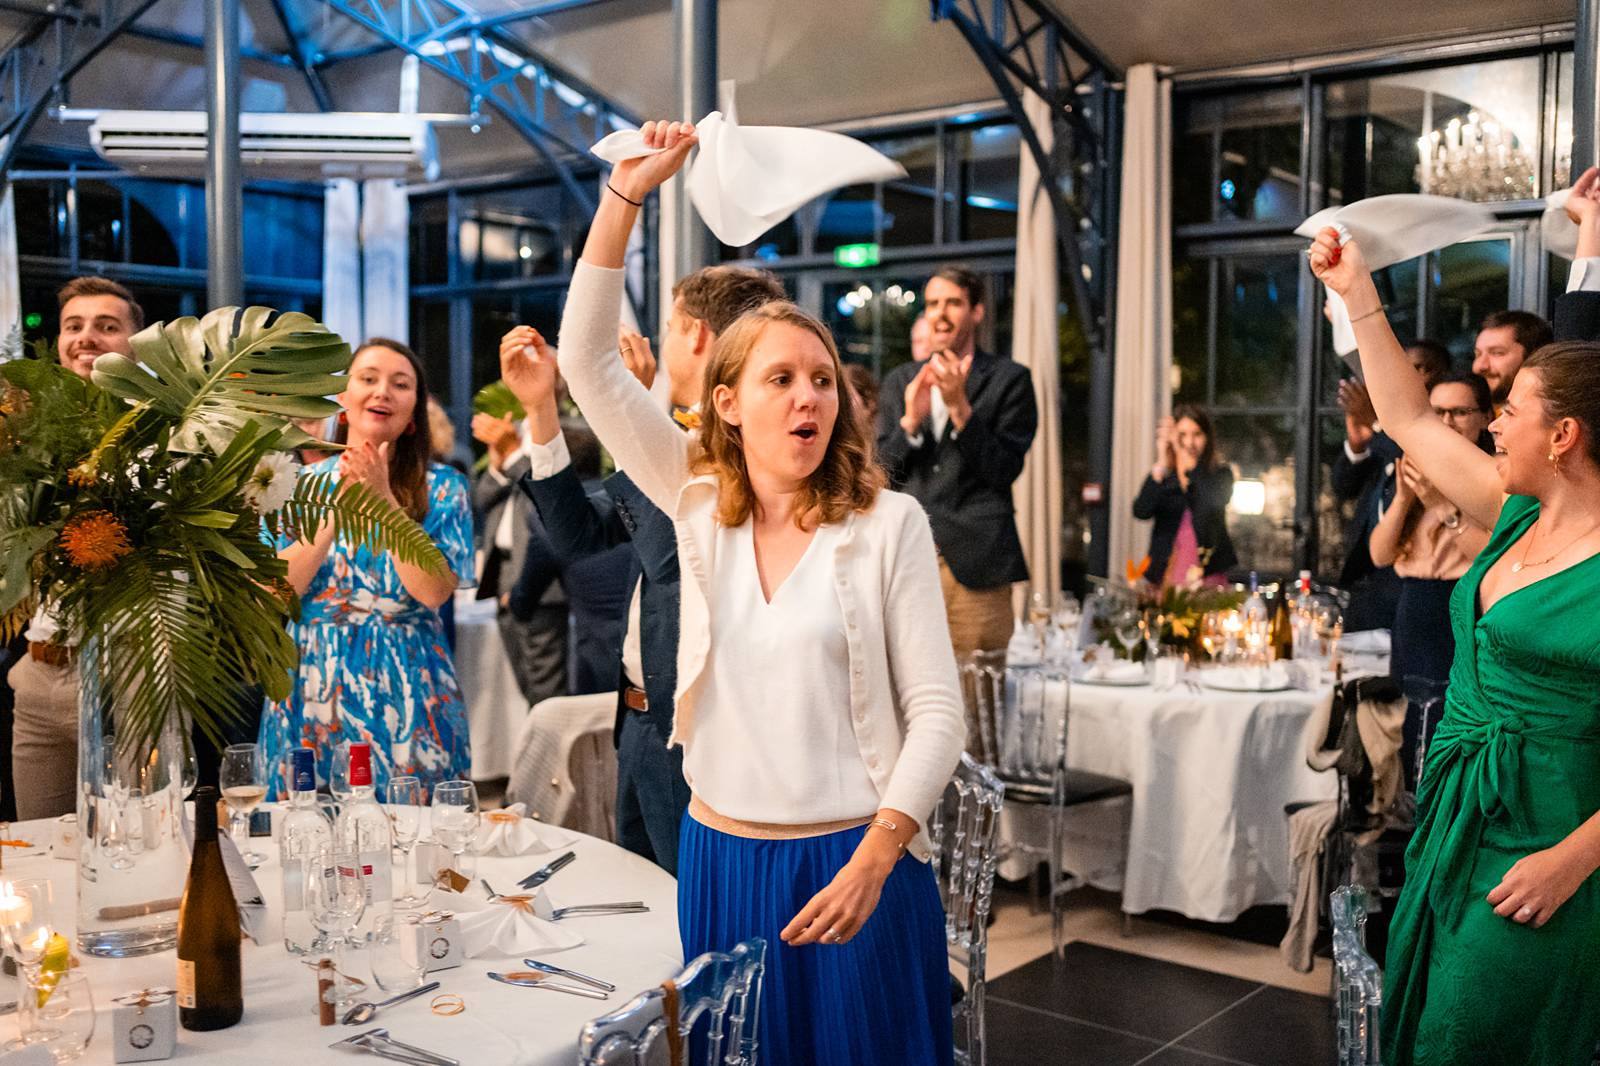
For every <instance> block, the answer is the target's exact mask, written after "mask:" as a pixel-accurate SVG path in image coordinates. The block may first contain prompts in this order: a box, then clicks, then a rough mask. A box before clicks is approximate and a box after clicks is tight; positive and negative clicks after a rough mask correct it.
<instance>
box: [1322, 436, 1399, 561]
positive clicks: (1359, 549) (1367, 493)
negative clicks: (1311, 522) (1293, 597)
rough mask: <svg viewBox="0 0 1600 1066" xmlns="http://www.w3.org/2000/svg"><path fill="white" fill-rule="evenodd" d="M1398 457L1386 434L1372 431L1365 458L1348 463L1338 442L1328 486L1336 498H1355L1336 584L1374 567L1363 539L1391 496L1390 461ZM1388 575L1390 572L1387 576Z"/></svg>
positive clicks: (1397, 448) (1391, 475) (1392, 495)
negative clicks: (1342, 561)
mask: <svg viewBox="0 0 1600 1066" xmlns="http://www.w3.org/2000/svg"><path fill="white" fill-rule="evenodd" d="M1398 458H1400V445H1398V444H1396V443H1395V442H1394V440H1393V438H1391V437H1390V436H1389V435H1388V434H1387V433H1378V434H1375V435H1374V436H1373V438H1372V443H1371V444H1369V445H1367V455H1366V458H1364V459H1362V460H1360V461H1359V462H1351V461H1350V456H1349V455H1348V454H1346V453H1345V450H1344V447H1343V446H1342V445H1341V446H1340V448H1339V454H1338V455H1336V456H1335V457H1334V460H1333V469H1332V471H1330V472H1329V476H1328V480H1329V487H1331V488H1332V489H1333V494H1334V495H1335V496H1336V497H1338V498H1339V499H1340V500H1352V499H1353V500H1356V501H1357V502H1356V509H1355V514H1353V515H1352V516H1351V517H1350V523H1349V525H1348V526H1347V528H1346V530H1345V554H1344V565H1343V566H1342V567H1340V570H1339V586H1340V587H1341V588H1349V587H1350V586H1352V585H1354V584H1355V583H1356V582H1357V581H1360V580H1361V579H1362V578H1364V577H1366V576H1367V575H1369V574H1374V573H1377V572H1378V570H1380V569H1384V570H1387V569H1389V568H1388V567H1382V568H1380V567H1377V566H1374V565H1373V563H1372V555H1371V553H1370V552H1369V551H1368V549H1367V542H1368V540H1369V539H1370V538H1371V536H1372V529H1373V527H1374V526H1376V525H1377V524H1378V518H1379V517H1380V515H1381V513H1382V509H1383V508H1384V507H1386V506H1388V503H1389V501H1390V500H1391V499H1393V498H1394V475H1393V474H1392V473H1391V472H1390V464H1392V463H1393V462H1394V461H1395V460H1396V459H1398ZM1390 576H1392V575H1390Z"/></svg>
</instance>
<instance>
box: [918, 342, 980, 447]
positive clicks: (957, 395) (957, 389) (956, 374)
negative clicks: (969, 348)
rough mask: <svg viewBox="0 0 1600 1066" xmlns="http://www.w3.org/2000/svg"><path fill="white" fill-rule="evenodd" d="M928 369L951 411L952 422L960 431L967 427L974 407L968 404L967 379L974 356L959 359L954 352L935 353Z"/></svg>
mask: <svg viewBox="0 0 1600 1066" xmlns="http://www.w3.org/2000/svg"><path fill="white" fill-rule="evenodd" d="M926 369H928V370H930V371H932V373H933V384H934V387H936V388H937V389H938V390H939V395H940V396H942V397H944V405H945V407H946V408H948V409H949V411H950V421H952V422H954V423H955V426H956V428H957V429H960V428H961V427H962V426H964V425H966V422H967V418H968V416H969V415H971V413H972V405H971V404H969V403H968V402H967V377H968V376H969V375H970V374H971V373H972V356H970V355H967V356H964V357H962V358H960V359H957V358H956V357H955V355H954V353H952V352H948V351H944V352H934V353H933V357H932V358H930V359H929V360H928V362H927V365H926Z"/></svg>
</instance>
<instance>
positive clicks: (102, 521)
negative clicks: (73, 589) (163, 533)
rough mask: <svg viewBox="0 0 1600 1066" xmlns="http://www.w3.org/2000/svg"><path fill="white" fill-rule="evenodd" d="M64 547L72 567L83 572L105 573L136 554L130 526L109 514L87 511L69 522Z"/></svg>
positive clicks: (62, 539)
mask: <svg viewBox="0 0 1600 1066" xmlns="http://www.w3.org/2000/svg"><path fill="white" fill-rule="evenodd" d="M61 548H62V550H63V551H65V552H66V553H67V558H68V559H70V560H72V565H74V566H77V567H80V568H82V569H84V570H103V569H105V568H106V567H108V566H111V565H113V564H114V563H116V561H117V560H118V559H121V558H122V557H123V556H124V555H127V554H128V553H130V552H131V551H133V545H132V544H131V543H129V541H128V527H127V526H125V525H123V524H122V522H121V521H120V520H118V518H117V516H116V515H114V514H112V513H111V512H110V511H85V512H84V513H83V514H80V515H74V516H73V517H72V518H70V519H68V520H67V526H66V528H65V529H63V530H62V531H61Z"/></svg>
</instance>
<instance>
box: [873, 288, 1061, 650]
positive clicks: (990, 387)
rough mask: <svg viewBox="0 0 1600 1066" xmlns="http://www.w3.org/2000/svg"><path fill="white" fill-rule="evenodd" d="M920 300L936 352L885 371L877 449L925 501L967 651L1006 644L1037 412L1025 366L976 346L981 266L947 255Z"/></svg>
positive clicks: (1020, 574)
mask: <svg viewBox="0 0 1600 1066" xmlns="http://www.w3.org/2000/svg"><path fill="white" fill-rule="evenodd" d="M923 300H924V303H925V310H924V312H923V317H924V318H925V319H926V320H927V322H928V324H929V325H930V326H931V327H932V329H933V338H932V342H933V355H932V357H931V358H929V359H928V361H927V362H925V363H915V362H913V363H907V364H906V365H904V366H901V367H898V368H896V369H895V370H893V371H891V372H890V373H889V375H888V377H887V378H886V379H885V380H884V383H883V387H882V392H881V400H880V404H881V406H880V407H879V409H878V457H879V461H880V462H882V463H883V466H884V468H885V469H886V470H887V471H888V472H889V478H890V480H891V482H892V483H893V484H894V487H895V488H897V489H900V490H902V491H904V492H908V493H910V494H911V495H912V496H915V497H916V498H917V499H918V500H919V501H920V502H921V504H922V506H923V509H924V510H926V511H927V512H928V519H929V522H930V523H931V524H932V526H933V541H934V546H935V547H936V548H938V550H939V573H940V577H941V579H942V581H943V584H944V594H945V613H946V616H947V618H948V619H949V623H950V639H951V642H952V643H953V644H954V646H955V651H956V657H957V659H958V660H960V659H964V658H965V657H966V656H967V655H968V654H970V653H971V652H973V651H977V650H987V649H993V648H1003V647H1005V644H1006V641H1007V639H1008V638H1009V637H1010V635H1011V621H1012V608H1011V585H1012V583H1013V582H1016V581H1026V580H1027V579H1028V564H1027V562H1026V560H1025V559H1024V558H1023V554H1022V541H1021V539H1020V538H1019V537H1018V536H1017V523H1016V519H1015V517H1014V515H1013V505H1012V499H1011V485H1012V483H1013V482H1014V481H1016V480H1017V478H1018V476H1020V475H1021V473H1022V463H1023V459H1024V458H1025V457H1026V456H1027V454H1028V448H1029V447H1030V446H1031V445H1032V444H1033V435H1034V432H1035V431H1036V430H1037V429H1038V425H1039V412H1038V408H1037V406H1036V405H1035V402H1034V396H1033V380H1032V377H1031V376H1030V375H1029V373H1028V371H1027V369H1026V368H1025V367H1023V366H1021V365H1019V364H1017V363H1013V362H1012V361H1011V360H1010V359H1008V358H1005V357H1002V356H997V355H993V354H991V353H989V352H983V351H979V350H978V348H977V329H978V326H979V324H980V323H982V321H983V317H984V310H985V309H984V301H983V283H982V280H981V279H980V278H979V277H978V275H977V274H975V273H974V272H973V271H971V270H969V269H967V268H966V267H963V266H945V267H941V268H940V269H939V270H938V271H936V272H935V273H934V275H933V277H932V278H931V279H929V281H928V284H927V287H926V288H925V289H924V290H923Z"/></svg>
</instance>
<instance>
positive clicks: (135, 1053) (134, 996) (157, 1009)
mask: <svg viewBox="0 0 1600 1066" xmlns="http://www.w3.org/2000/svg"><path fill="white" fill-rule="evenodd" d="M112 1002H113V1003H115V1004H116V1005H117V1006H116V1009H115V1010H114V1011H113V1012H112V1015H111V1050H112V1052H113V1054H114V1055H115V1056H116V1061H118V1062H153V1061H155V1060H157V1059H170V1058H171V1057H172V1052H173V1049H174V1048H175V1047H176V1046H177V1042H178V1000H177V997H176V996H175V995H174V994H173V992H172V990H171V989H167V988H142V989H140V990H139V991H137V992H130V993H128V994H127V995H122V996H117V997H116V998H114V999H113V1000H112Z"/></svg>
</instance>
